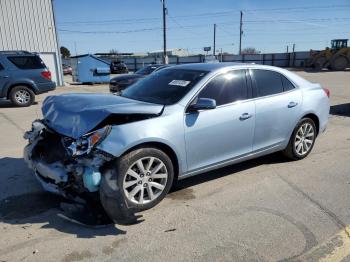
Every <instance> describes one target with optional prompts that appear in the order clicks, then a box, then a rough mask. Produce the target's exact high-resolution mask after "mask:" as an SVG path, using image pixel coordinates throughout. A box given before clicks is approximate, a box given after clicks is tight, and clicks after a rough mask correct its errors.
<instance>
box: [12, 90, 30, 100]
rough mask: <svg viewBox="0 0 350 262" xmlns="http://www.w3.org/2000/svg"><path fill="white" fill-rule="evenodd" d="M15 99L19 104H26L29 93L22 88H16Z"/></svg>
mask: <svg viewBox="0 0 350 262" xmlns="http://www.w3.org/2000/svg"><path fill="white" fill-rule="evenodd" d="M15 99H16V101H17V102H18V103H19V104H27V103H28V102H29V101H30V93H29V92H28V91H27V90H24V89H21V90H18V91H17V92H16V93H15Z"/></svg>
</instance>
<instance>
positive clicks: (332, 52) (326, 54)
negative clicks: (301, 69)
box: [306, 39, 350, 71]
mask: <svg viewBox="0 0 350 262" xmlns="http://www.w3.org/2000/svg"><path fill="white" fill-rule="evenodd" d="M306 65H307V66H309V67H313V68H315V69H319V70H320V69H322V68H328V69H330V70H336V71H340V70H345V69H346V68H347V67H350V47H348V39H334V40H332V41H331V48H329V47H326V49H325V50H322V51H314V50H310V59H309V60H308V61H307V62H306Z"/></svg>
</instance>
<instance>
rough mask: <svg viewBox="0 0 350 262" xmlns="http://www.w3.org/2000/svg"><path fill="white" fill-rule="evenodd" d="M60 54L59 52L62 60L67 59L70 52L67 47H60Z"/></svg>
mask: <svg viewBox="0 0 350 262" xmlns="http://www.w3.org/2000/svg"><path fill="white" fill-rule="evenodd" d="M60 52H61V55H62V58H69V57H70V51H69V49H68V48H67V47H65V46H61V48H60Z"/></svg>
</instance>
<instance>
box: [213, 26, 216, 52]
mask: <svg viewBox="0 0 350 262" xmlns="http://www.w3.org/2000/svg"><path fill="white" fill-rule="evenodd" d="M215 38H216V24H214V48H213V56H215V47H216V46H215V40H216V39H215Z"/></svg>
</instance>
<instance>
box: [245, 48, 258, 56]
mask: <svg viewBox="0 0 350 262" xmlns="http://www.w3.org/2000/svg"><path fill="white" fill-rule="evenodd" d="M260 53H261V52H260V51H258V50H256V48H254V47H246V48H244V49H243V50H242V55H257V54H260Z"/></svg>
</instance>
